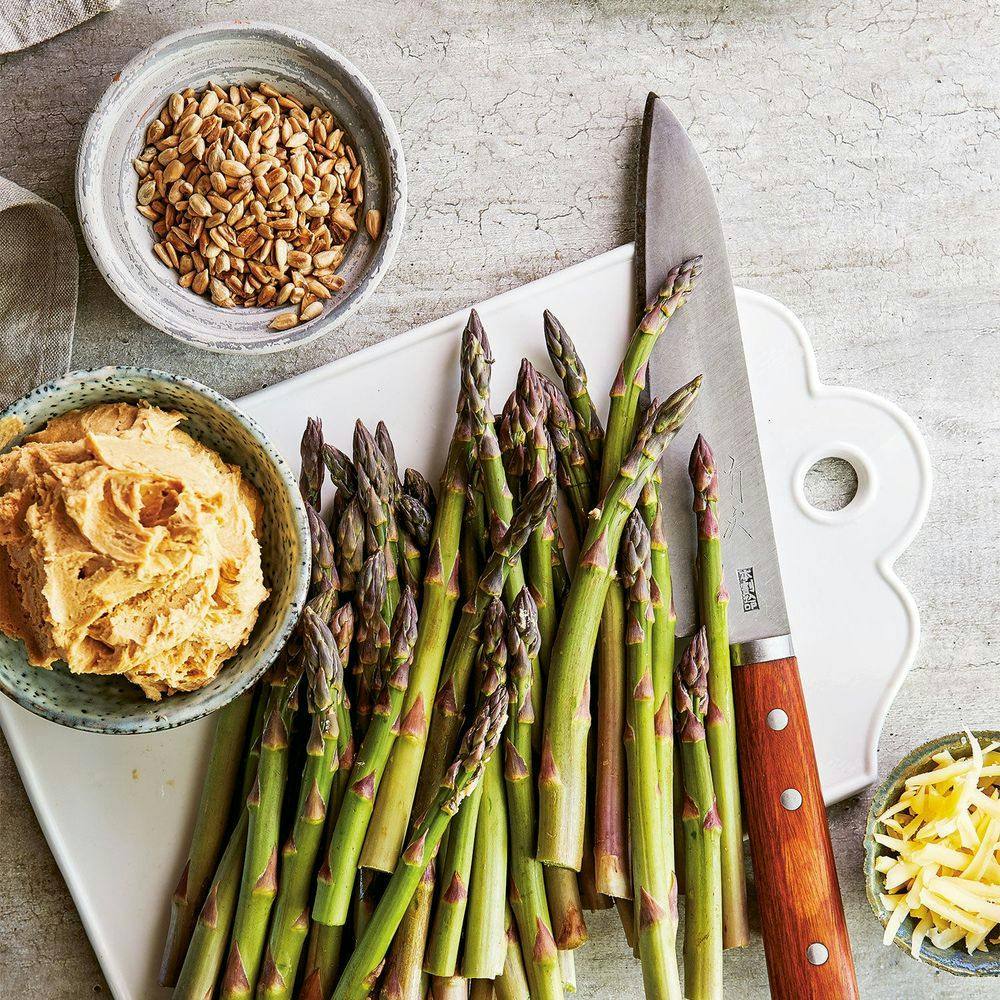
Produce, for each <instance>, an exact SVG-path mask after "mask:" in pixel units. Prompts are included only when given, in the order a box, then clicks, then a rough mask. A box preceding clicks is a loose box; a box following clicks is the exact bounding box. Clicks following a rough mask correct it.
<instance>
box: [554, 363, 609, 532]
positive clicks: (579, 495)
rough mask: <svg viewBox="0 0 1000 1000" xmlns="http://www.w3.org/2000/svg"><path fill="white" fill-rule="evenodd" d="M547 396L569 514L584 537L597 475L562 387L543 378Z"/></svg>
mask: <svg viewBox="0 0 1000 1000" xmlns="http://www.w3.org/2000/svg"><path fill="white" fill-rule="evenodd" d="M542 385H543V387H544V388H545V393H546V396H547V397H548V409H547V412H548V429H549V434H550V435H551V437H552V446H553V449H554V450H555V454H556V457H557V459H558V470H559V485H560V486H561V487H562V489H563V492H564V493H565V494H566V499H567V500H568V501H569V509H570V514H571V515H572V518H573V524H574V525H575V526H576V530H577V534H578V535H579V537H580V538H583V536H584V535H586V533H587V522H588V520H589V516H590V511H591V509H592V508H593V506H594V500H595V492H596V491H595V487H596V478H595V473H594V471H593V470H592V469H591V467H590V463H589V462H588V461H587V456H586V453H585V452H584V449H583V439H582V438H581V436H580V434H579V433H578V431H577V429H576V418H575V417H574V416H573V411H572V410H571V409H570V405H569V402H568V400H567V399H566V397H565V395H564V394H563V392H562V390H560V389H559V388H558V387H557V386H555V385H553V384H552V383H551V382H549V381H547V380H544V379H543V380H542Z"/></svg>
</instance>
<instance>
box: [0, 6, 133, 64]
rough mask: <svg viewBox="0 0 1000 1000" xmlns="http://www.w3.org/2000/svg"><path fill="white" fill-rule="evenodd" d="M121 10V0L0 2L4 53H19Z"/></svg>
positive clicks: (1, 49) (0, 48) (0, 36)
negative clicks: (106, 13)
mask: <svg viewBox="0 0 1000 1000" xmlns="http://www.w3.org/2000/svg"><path fill="white" fill-rule="evenodd" d="M117 6H118V0H0V53H4V52H17V50H18V49H26V48H27V47H28V46H29V45H37V44H38V43H39V42H44V41H45V39H46V38H51V37H52V36H53V35H58V34H59V33H60V32H63V31H69V29H70V28H75V27H76V26H77V25H78V24H82V23H83V22H84V21H87V20H89V19H90V18H92V17H93V16H94V15H95V14H103V13H104V12H105V11H107V10H113V9H114V8H115V7H117Z"/></svg>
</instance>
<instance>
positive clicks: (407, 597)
mask: <svg viewBox="0 0 1000 1000" xmlns="http://www.w3.org/2000/svg"><path fill="white" fill-rule="evenodd" d="M416 632H417V608H416V603H415V602H414V599H413V595H412V594H411V593H410V591H409V590H404V591H403V594H402V597H401V598H400V602H399V605H398V606H397V608H396V614H395V616H394V618H393V621H392V629H391V645H390V655H389V658H388V660H386V661H384V663H383V669H382V671H381V676H380V677H378V679H377V682H376V685H375V686H376V688H377V692H378V693H377V695H376V698H375V703H374V706H373V710H372V717H371V721H370V722H369V725H368V731H367V733H366V734H365V737H364V741H363V742H362V744H361V749H360V750H359V751H358V753H357V756H356V757H355V761H354V768H353V770H352V772H351V778H350V781H349V784H348V788H347V793H346V797H345V800H344V803H343V804H342V805H341V808H340V814H339V816H338V817H337V821H336V824H335V826H334V829H333V835H332V837H331V839H330V845H329V850H328V852H327V855H326V863H325V864H324V866H323V867H322V868H321V869H320V872H319V876H318V879H317V882H316V899H315V902H314V904H313V911H312V915H313V919H314V920H316V921H318V922H319V923H323V924H332V925H335V926H339V925H342V924H344V923H345V922H346V920H347V910H348V907H349V905H350V902H351V890H352V888H353V886H354V878H355V874H356V872H357V868H358V858H359V857H360V855H361V847H362V844H363V843H364V837H365V832H366V830H367V828H368V821H369V819H370V818H371V812H372V804H373V802H374V801H375V796H376V794H377V792H378V788H379V784H380V782H381V780H382V774H383V771H384V769H385V765H386V761H387V760H388V759H389V753H390V752H391V750H392V745H393V743H394V742H395V740H396V732H397V730H398V727H399V715H400V710H401V709H402V705H403V696H404V694H405V693H406V687H407V684H408V681H409V669H410V664H411V660H412V656H413V647H414V643H415V642H416Z"/></svg>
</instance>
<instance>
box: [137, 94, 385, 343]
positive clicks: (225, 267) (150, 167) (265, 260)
mask: <svg viewBox="0 0 1000 1000" xmlns="http://www.w3.org/2000/svg"><path fill="white" fill-rule="evenodd" d="M145 139H146V146H145V149H143V151H142V153H141V154H140V155H139V157H138V158H137V159H135V160H133V164H132V165H133V166H134V168H135V171H136V173H137V174H138V175H139V187H138V192H137V195H136V201H137V202H138V207H139V211H140V212H141V213H142V215H143V216H145V218H147V219H149V221H150V222H151V223H152V224H153V233H154V234H155V236H156V238H157V242H155V243H154V244H153V251H154V252H155V254H156V256H157V257H158V258H159V259H160V260H161V261H162V262H163V263H164V264H166V265H167V267H170V268H173V269H174V270H175V271H177V272H178V274H179V275H180V278H179V279H178V282H179V284H180V285H181V287H183V288H190V289H191V290H192V291H193V292H196V293H197V294H198V295H206V296H209V297H210V298H211V300H212V301H213V302H214V303H215V304H216V305H217V306H222V307H223V308H232V307H234V306H246V307H250V306H263V307H265V308H278V307H281V306H284V305H286V304H287V305H290V306H295V307H297V309H290V310H286V311H284V312H281V313H278V315H277V316H275V317H274V319H273V320H271V323H270V326H271V328H272V329H275V330H290V329H291V328H292V327H294V326H297V325H298V324H299V323H304V322H307V321H308V320H311V319H315V318H316V317H317V316H319V315H320V313H322V311H323V303H324V301H326V300H327V299H329V298H331V297H332V296H333V294H334V293H335V292H338V291H339V290H340V289H341V288H342V287H343V286H344V279H343V278H342V277H341V276H340V275H338V274H337V268H338V267H340V265H341V263H342V262H343V260H344V254H345V248H346V245H347V242H348V240H350V239H351V237H352V236H353V235H354V234H355V233H356V232H357V230H358V227H359V222H360V219H361V212H362V206H363V204H364V187H363V183H362V174H361V165H360V163H359V162H358V158H357V156H356V154H355V152H354V150H353V149H352V148H351V146H350V145H349V144H348V143H346V142H345V141H344V133H343V131H342V130H341V129H339V128H338V127H337V123H336V121H335V120H334V118H333V115H332V114H331V113H330V112H329V111H327V110H325V109H324V108H320V107H313V108H312V109H311V110H310V111H308V112H307V111H306V109H305V106H304V105H303V104H302V102H301V101H298V100H296V98H294V97H292V96H290V95H288V94H282V93H281V92H280V91H278V90H276V89H275V88H274V87H271V86H269V85H268V84H266V83H260V84H257V85H256V86H255V87H254V86H230V87H221V86H219V85H217V84H214V83H210V84H208V86H207V87H206V88H205V89H204V90H203V91H201V93H198V92H196V91H195V90H193V89H191V88H188V89H187V90H183V91H180V92H179V93H176V94H171V95H170V99H169V100H168V101H167V103H166V104H165V105H164V107H163V110H162V111H161V112H160V114H159V116H158V117H156V118H154V119H153V121H152V122H151V123H150V124H149V127H148V128H147V129H146V136H145ZM381 227H382V220H381V216H380V213H379V212H378V211H377V210H376V209H369V210H368V212H367V213H366V214H365V216H364V228H365V229H366V231H367V233H368V235H369V237H370V238H371V239H372V240H376V239H378V236H379V232H380V231H381Z"/></svg>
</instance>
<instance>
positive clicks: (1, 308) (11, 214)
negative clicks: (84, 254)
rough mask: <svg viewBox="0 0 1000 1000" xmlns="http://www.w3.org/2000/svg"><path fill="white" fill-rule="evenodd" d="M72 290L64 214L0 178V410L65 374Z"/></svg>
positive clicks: (71, 241)
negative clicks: (36, 387)
mask: <svg viewBox="0 0 1000 1000" xmlns="http://www.w3.org/2000/svg"><path fill="white" fill-rule="evenodd" d="M76 286H77V253H76V237H75V236H74V235H73V228H72V226H70V224H69V221H68V220H67V218H66V216H65V215H63V214H62V212H60V211H59V209H58V208H56V207H55V205H50V204H49V203H48V202H47V201H43V200H42V199H41V198H39V197H38V196H37V195H34V194H32V193H31V192H30V191H26V190H25V189H24V188H22V187H19V186H18V185H17V184H15V183H14V182H13V181H9V180H7V179H6V178H4V177H0V407H6V406H8V405H9V404H10V403H12V402H13V401H14V400H15V399H18V398H19V397H21V396H23V395H24V394H25V393H26V392H30V391H31V390H32V389H34V388H35V386H37V385H40V384H41V383H42V382H47V381H48V380H49V379H51V378H55V377H56V376H57V375H65V374H66V372H67V371H68V369H69V362H70V357H71V355H72V352H73V323H74V320H75V319H76Z"/></svg>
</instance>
